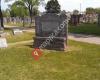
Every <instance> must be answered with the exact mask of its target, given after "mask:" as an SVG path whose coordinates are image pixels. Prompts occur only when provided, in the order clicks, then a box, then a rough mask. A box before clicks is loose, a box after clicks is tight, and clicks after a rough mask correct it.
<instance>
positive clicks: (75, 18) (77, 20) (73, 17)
mask: <svg viewBox="0 0 100 80" xmlns="http://www.w3.org/2000/svg"><path fill="white" fill-rule="evenodd" d="M79 23H80V15H74V14H73V15H71V24H72V25H74V26H77V25H78V24H79Z"/></svg>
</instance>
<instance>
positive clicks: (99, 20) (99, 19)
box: [98, 14, 100, 25]
mask: <svg viewBox="0 0 100 80" xmlns="http://www.w3.org/2000/svg"><path fill="white" fill-rule="evenodd" d="M98 25H100V14H98Z"/></svg>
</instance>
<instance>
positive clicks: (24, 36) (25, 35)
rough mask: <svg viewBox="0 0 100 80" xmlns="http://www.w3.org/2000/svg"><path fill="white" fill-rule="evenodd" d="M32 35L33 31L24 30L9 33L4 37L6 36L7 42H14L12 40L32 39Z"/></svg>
mask: <svg viewBox="0 0 100 80" xmlns="http://www.w3.org/2000/svg"><path fill="white" fill-rule="evenodd" d="M33 37H34V33H30V32H24V33H22V34H18V35H13V34H11V35H10V36H7V37H6V38H7V42H8V43H14V42H21V41H28V40H33Z"/></svg>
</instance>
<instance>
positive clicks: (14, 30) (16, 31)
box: [13, 28, 23, 35]
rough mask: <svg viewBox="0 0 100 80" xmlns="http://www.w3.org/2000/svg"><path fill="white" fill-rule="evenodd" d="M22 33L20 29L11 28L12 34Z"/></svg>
mask: <svg viewBox="0 0 100 80" xmlns="http://www.w3.org/2000/svg"><path fill="white" fill-rule="evenodd" d="M22 33H23V31H22V30H21V29H17V28H16V29H13V34H14V35H20V34H22Z"/></svg>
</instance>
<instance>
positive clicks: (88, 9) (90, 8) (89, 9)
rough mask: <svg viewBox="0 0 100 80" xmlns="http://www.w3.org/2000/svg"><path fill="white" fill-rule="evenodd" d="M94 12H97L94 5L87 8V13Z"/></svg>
mask: <svg viewBox="0 0 100 80" xmlns="http://www.w3.org/2000/svg"><path fill="white" fill-rule="evenodd" d="M93 13H95V10H94V8H92V7H88V8H86V14H93Z"/></svg>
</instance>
